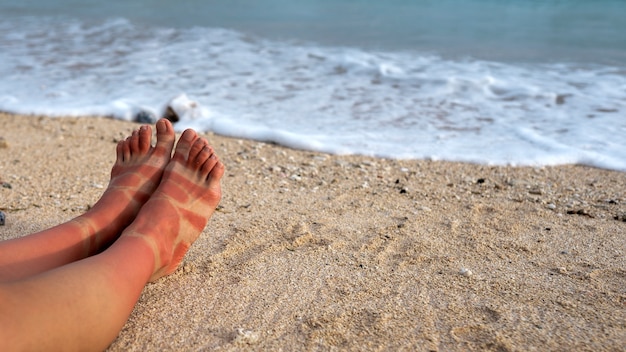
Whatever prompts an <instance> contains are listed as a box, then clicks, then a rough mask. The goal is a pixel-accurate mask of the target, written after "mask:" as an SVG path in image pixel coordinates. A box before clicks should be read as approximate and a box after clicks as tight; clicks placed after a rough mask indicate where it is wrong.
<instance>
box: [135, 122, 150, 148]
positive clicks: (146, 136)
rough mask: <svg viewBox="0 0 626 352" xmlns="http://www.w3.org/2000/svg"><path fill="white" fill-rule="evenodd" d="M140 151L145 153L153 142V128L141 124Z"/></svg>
mask: <svg viewBox="0 0 626 352" xmlns="http://www.w3.org/2000/svg"><path fill="white" fill-rule="evenodd" d="M138 144H139V152H141V153H142V154H145V153H146V152H147V151H148V150H149V149H150V146H151V144H152V128H150V126H141V128H140V129H139V141H138Z"/></svg>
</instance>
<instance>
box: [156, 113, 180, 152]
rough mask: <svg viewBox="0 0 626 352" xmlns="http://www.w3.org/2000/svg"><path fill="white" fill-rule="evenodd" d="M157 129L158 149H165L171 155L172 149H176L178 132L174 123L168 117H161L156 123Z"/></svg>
mask: <svg viewBox="0 0 626 352" xmlns="http://www.w3.org/2000/svg"><path fill="white" fill-rule="evenodd" d="M156 130H157V142H156V149H159V150H163V151H164V153H165V154H167V155H168V156H169V155H171V154H172V149H174V141H175V140H176V134H175V133H174V127H172V123H171V122H169V121H168V120H166V119H160V120H159V121H157V123H156Z"/></svg>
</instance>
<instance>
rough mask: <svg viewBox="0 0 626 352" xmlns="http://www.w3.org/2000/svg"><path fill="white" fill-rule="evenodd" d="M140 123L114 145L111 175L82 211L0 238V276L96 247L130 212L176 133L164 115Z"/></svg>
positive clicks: (148, 188) (155, 178)
mask: <svg viewBox="0 0 626 352" xmlns="http://www.w3.org/2000/svg"><path fill="white" fill-rule="evenodd" d="M156 128H157V142H156V145H155V146H154V147H153V146H152V145H151V139H152V130H151V128H150V126H142V127H141V128H140V129H139V130H137V131H135V132H133V134H132V135H131V136H130V137H128V138H127V139H126V140H125V141H121V142H119V143H118V145H117V159H116V161H115V165H114V166H113V169H112V170H111V181H110V182H109V186H108V188H107V189H106V191H105V192H104V194H103V195H102V197H101V198H100V200H99V201H98V202H97V203H96V204H95V205H94V206H93V208H91V209H90V210H89V211H87V212H86V213H85V214H83V215H81V216H79V217H77V218H75V219H73V220H71V221H69V222H67V223H64V224H61V225H58V226H55V227H53V228H50V229H47V230H44V231H41V232H38V233H35V234H32V235H29V236H25V237H22V238H17V239H14V240H10V241H4V242H0V282H3V281H10V280H15V279H20V278H25V277H28V276H31V275H33V274H37V273H41V272H44V271H46V270H49V269H52V268H56V267H58V266H61V265H64V264H67V263H71V262H73V261H76V260H80V259H83V258H86V257H88V256H90V255H94V254H96V253H99V252H100V251H101V250H103V249H105V248H107V247H108V246H109V245H110V244H111V243H113V241H115V239H117V237H118V236H119V235H120V233H121V231H122V230H123V229H124V228H125V227H126V226H128V224H129V223H130V222H131V221H132V220H133V219H134V218H135V216H136V215H137V213H138V212H139V209H140V208H141V206H142V205H143V204H144V203H145V202H146V201H147V200H148V198H149V197H150V195H151V194H152V192H153V191H154V190H155V189H156V187H157V186H158V184H159V182H160V180H161V176H162V174H163V169H164V168H165V165H167V163H168V162H169V160H170V157H171V153H172V148H173V145H174V140H175V134H174V130H173V128H172V125H171V124H170V122H169V121H167V120H160V121H159V122H157V125H156Z"/></svg>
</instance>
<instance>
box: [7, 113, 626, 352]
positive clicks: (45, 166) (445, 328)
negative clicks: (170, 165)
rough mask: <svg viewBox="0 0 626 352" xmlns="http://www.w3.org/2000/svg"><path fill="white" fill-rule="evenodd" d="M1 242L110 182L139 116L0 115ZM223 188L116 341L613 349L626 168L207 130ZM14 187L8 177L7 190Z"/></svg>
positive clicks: (192, 346) (61, 217)
mask: <svg viewBox="0 0 626 352" xmlns="http://www.w3.org/2000/svg"><path fill="white" fill-rule="evenodd" d="M0 126H2V129H1V130H0V137H4V139H5V141H6V146H4V147H1V146H0V179H2V180H3V182H4V185H5V186H4V187H0V209H1V210H3V211H4V212H5V213H6V214H7V224H6V225H5V226H0V238H12V237H16V236H22V235H26V234H28V233H30V232H33V231H36V230H39V229H42V228H45V227H49V226H51V225H54V224H58V223H60V222H63V221H66V220H68V219H70V218H72V217H74V216H76V215H78V214H80V213H81V212H83V211H84V210H85V209H87V207H89V206H90V205H91V204H93V203H94V202H95V201H96V199H97V198H98V197H99V195H100V194H101V193H102V191H103V189H104V188H105V187H106V185H107V181H108V173H109V170H110V166H111V165H112V163H113V161H114V154H115V153H114V149H115V144H114V143H115V142H116V141H117V140H119V139H121V138H123V137H125V136H126V135H128V134H129V132H130V131H131V130H132V129H134V128H136V127H137V126H138V125H136V124H133V123H129V122H123V121H116V120H111V119H106V118H58V119H51V118H46V117H36V116H27V117H24V116H15V115H7V114H3V115H0ZM207 137H208V139H209V140H210V141H211V143H212V144H213V145H214V146H215V147H216V149H217V151H218V152H219V154H220V155H221V158H222V160H223V161H224V163H225V164H226V166H227V173H226V175H225V177H224V180H223V190H224V197H223V200H222V203H221V205H220V207H219V209H218V210H219V211H218V212H216V214H215V215H214V217H213V219H212V220H211V221H210V223H209V225H208V226H207V228H206V229H205V231H204V234H203V235H202V236H201V238H200V239H199V240H198V241H197V242H196V244H195V245H194V246H193V247H192V249H191V250H190V252H189V253H188V255H187V257H186V260H185V262H184V265H183V266H182V267H181V268H180V269H179V270H178V271H177V272H175V273H174V274H173V275H171V276H169V277H167V278H165V279H162V280H160V281H158V282H157V283H154V284H148V285H147V286H146V288H145V290H144V292H143V294H142V296H141V299H140V300H139V303H138V304H137V306H136V308H135V310H134V312H133V314H132V316H131V317H130V320H129V321H128V323H127V324H126V326H125V327H124V329H123V330H122V332H121V333H120V335H119V337H118V339H117V340H116V341H115V342H114V343H113V344H112V345H111V346H110V348H109V350H110V351H150V350H151V351H156V350H160V351H197V350H287V351H292V350H355V351H357V350H358V351H362V350H415V351H430V350H433V351H466V350H476V351H478V350H498V351H533V350H538V351H545V350H555V351H556V350H562V351H573V350H576V351H583V350H587V351H602V350H605V351H618V350H623V349H624V347H625V346H626V259H625V258H626V257H625V252H626V222H625V220H626V174H625V173H621V172H615V171H607V170H601V169H595V168H590V167H584V166H558V167H542V168H513V167H491V166H484V165H471V164H461V163H450V162H432V161H416V160H386V159H375V158H367V157H360V156H336V155H327V154H321V153H313V152H307V151H298V150H291V149H287V148H283V147H280V146H276V145H272V144H266V143H260V142H256V141H249V140H238V139H231V138H225V137H221V136H216V135H212V134H209V135H208V136H207ZM9 185H10V188H9Z"/></svg>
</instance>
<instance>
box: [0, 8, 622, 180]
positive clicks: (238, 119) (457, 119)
mask: <svg viewBox="0 0 626 352" xmlns="http://www.w3.org/2000/svg"><path fill="white" fill-rule="evenodd" d="M0 33H1V34H0V48H1V49H2V50H0V76H2V77H3V79H2V81H0V109H2V110H8V111H14V112H21V113H39V114H49V115H91V114H96V115H113V116H115V117H118V118H124V119H131V118H132V116H133V115H134V114H136V112H137V111H141V110H144V111H151V112H153V113H154V114H158V113H159V112H160V111H161V110H162V109H163V105H164V104H165V103H166V102H167V101H169V100H170V99H171V98H172V97H175V96H177V95H179V94H181V93H186V94H187V95H188V96H189V98H191V99H193V100H194V101H197V102H198V103H199V104H200V105H201V106H202V109H201V113H200V115H199V116H197V118H196V119H194V120H193V121H183V122H181V123H180V124H179V125H178V126H177V128H179V129H182V128H184V127H195V128H198V129H203V130H208V129H210V130H213V131H215V132H217V133H221V134H225V135H230V136H237V137H242V138H253V139H258V140H264V141H272V142H276V143H280V144H284V145H286V146H290V147H294V148H301V149H310V150H318V151H325V152H332V153H359V154H366V155H373V156H383V157H394V158H432V159H445V160H458V161H469V162H479V163H489V164H517V165H552V164H561V163H585V164H589V165H594V166H599V167H606V168H612V169H619V170H626V138H624V137H625V136H626V121H625V119H624V113H625V112H626V74H625V73H624V72H623V71H620V69H618V68H612V67H606V66H596V67H592V66H575V65H571V64H559V65H557V64H552V65H547V64H546V65H537V64H534V65H512V64H501V63H495V62H485V61H477V60H471V59H468V60H464V61H450V60H443V59H441V58H438V57H436V56H428V55H422V54H420V53H409V52H405V53H394V52H365V51H362V50H358V49H350V48H329V47H319V46H315V45H308V44H297V43H284V42H272V41H267V40H262V39H259V38H254V37H250V36H247V35H244V34H241V33H237V32H233V31H227V30H222V29H209V28H193V29H169V28H148V27H137V26H136V25H134V24H132V23H130V22H129V21H127V20H123V19H119V20H111V21H106V22H103V23H99V24H92V25H87V24H85V23H82V22H78V21H72V20H59V19H52V18H48V19H45V18H40V17H38V18H31V19H30V20H29V19H24V18H23V19H20V20H19V21H17V20H16V21H15V22H12V21H4V22H2V23H0Z"/></svg>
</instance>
